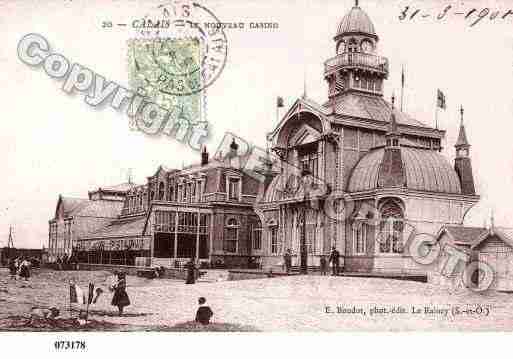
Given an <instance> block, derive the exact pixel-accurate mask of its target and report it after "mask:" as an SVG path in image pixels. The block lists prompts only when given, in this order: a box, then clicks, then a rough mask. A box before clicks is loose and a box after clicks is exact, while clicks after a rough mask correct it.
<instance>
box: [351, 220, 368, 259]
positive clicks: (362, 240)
mask: <svg viewBox="0 0 513 359" xmlns="http://www.w3.org/2000/svg"><path fill="white" fill-rule="evenodd" d="M367 227H368V225H367V224H366V223H362V222H355V223H354V224H353V244H354V253H355V254H365V252H366V248H367Z"/></svg>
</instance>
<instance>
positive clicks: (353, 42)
mask: <svg viewBox="0 0 513 359" xmlns="http://www.w3.org/2000/svg"><path fill="white" fill-rule="evenodd" d="M347 51H348V52H357V51H358V43H357V42H356V40H355V39H351V40H349V43H348V45H347Z"/></svg>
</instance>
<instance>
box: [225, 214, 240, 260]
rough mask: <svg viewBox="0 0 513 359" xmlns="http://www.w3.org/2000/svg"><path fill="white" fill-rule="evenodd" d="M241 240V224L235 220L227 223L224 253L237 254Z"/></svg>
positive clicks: (232, 219)
mask: <svg viewBox="0 0 513 359" xmlns="http://www.w3.org/2000/svg"><path fill="white" fill-rule="evenodd" d="M238 239H239V223H238V222H237V220H236V219H235V218H230V219H228V220H227V221H226V228H225V231H224V246H223V247H224V251H225V252H227V253H237V242H238Z"/></svg>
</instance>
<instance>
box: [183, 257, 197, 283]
mask: <svg viewBox="0 0 513 359" xmlns="http://www.w3.org/2000/svg"><path fill="white" fill-rule="evenodd" d="M185 268H186V269H187V279H186V281H185V284H194V282H196V276H195V274H196V273H194V272H195V270H196V267H195V265H194V262H193V261H192V259H191V260H190V261H189V262H188V263H187V264H186V265H185Z"/></svg>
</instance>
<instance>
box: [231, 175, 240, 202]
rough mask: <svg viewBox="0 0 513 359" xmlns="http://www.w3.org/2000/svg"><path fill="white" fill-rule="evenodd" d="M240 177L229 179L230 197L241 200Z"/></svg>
mask: <svg viewBox="0 0 513 359" xmlns="http://www.w3.org/2000/svg"><path fill="white" fill-rule="evenodd" d="M239 194H240V179H239V178H230V179H229V180H228V198H229V199H231V200H237V201H238V200H240V199H239Z"/></svg>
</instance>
